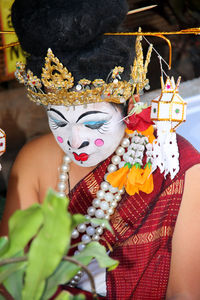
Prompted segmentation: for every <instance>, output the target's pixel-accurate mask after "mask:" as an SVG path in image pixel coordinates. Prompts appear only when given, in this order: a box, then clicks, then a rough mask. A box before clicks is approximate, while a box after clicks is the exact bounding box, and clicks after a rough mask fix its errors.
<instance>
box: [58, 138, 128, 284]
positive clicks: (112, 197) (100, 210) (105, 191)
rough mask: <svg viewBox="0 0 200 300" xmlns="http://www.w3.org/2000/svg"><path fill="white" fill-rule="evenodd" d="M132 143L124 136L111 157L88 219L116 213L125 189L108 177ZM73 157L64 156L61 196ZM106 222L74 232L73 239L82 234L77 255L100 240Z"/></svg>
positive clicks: (80, 273)
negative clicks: (111, 183)
mask: <svg viewBox="0 0 200 300" xmlns="http://www.w3.org/2000/svg"><path fill="white" fill-rule="evenodd" d="M129 145H130V141H129V138H126V137H125V138H124V139H123V140H122V142H121V145H120V146H119V147H118V148H117V150H116V151H115V154H114V155H113V156H112V158H111V164H109V165H108V167H107V173H106V174H105V176H104V181H103V182H101V184H100V189H99V190H98V192H97V194H96V198H95V199H93V201H92V206H90V207H88V209H87V215H85V217H86V218H87V219H90V220H91V219H92V217H94V218H98V219H106V220H110V217H111V215H113V213H114V209H115V208H116V207H117V204H118V202H119V201H120V200H121V197H122V194H124V189H122V190H119V189H118V188H115V187H112V186H111V185H110V184H109V183H108V182H107V181H106V177H107V175H108V174H109V173H112V172H114V171H116V170H117V169H118V168H121V167H122V166H123V165H124V162H123V161H122V160H121V157H122V156H124V154H125V149H126V148H128V147H129ZM70 162H71V159H70V158H69V156H68V155H65V156H64V157H63V163H62V166H61V168H60V174H59V182H58V185H57V189H58V193H59V195H60V196H62V197H64V196H65V191H66V187H67V184H66V183H67V180H68V173H69V163H70ZM104 228H105V224H104V223H103V224H101V226H99V225H96V224H93V223H92V222H91V221H90V222H85V223H81V224H79V225H78V226H77V228H76V229H74V230H73V232H72V239H77V238H78V237H79V235H80V234H82V236H81V243H80V244H79V245H78V249H77V250H76V251H75V253H74V254H75V255H77V254H78V253H80V252H81V251H82V250H83V249H84V248H85V246H86V244H88V243H89V242H91V241H98V240H99V239H100V236H101V235H102V234H103V231H104ZM82 274H83V271H79V272H78V273H77V275H76V276H74V278H73V279H72V280H71V282H70V286H76V285H77V284H78V282H79V281H80V279H81V277H82Z"/></svg>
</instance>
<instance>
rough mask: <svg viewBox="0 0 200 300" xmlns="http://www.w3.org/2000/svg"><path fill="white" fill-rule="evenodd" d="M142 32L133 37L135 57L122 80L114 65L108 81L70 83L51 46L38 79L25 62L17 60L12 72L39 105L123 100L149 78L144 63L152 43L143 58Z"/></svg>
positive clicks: (72, 80)
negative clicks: (128, 71) (14, 69)
mask: <svg viewBox="0 0 200 300" xmlns="http://www.w3.org/2000/svg"><path fill="white" fill-rule="evenodd" d="M141 40H142V36H138V37H137V39H136V47H135V48H136V57H135V59H134V63H133V66H132V69H131V74H130V80H129V81H122V80H121V76H120V75H121V74H122V73H123V71H124V68H123V67H120V66H118V67H115V68H114V69H113V70H112V71H111V72H110V74H109V75H110V76H109V78H110V82H109V83H107V82H105V81H104V80H103V79H95V80H94V81H90V80H88V79H81V80H80V81H79V82H78V84H77V85H75V84H74V78H73V76H72V74H71V73H70V72H69V71H68V70H67V68H66V67H64V66H63V65H62V63H61V62H60V61H59V59H58V58H57V57H55V56H54V54H53V52H52V50H51V49H48V52H47V56H46V58H45V66H44V68H43V69H42V74H41V79H39V78H38V77H37V76H34V75H33V73H32V72H31V71H30V70H28V71H27V72H26V70H25V65H24V64H23V63H21V62H18V63H17V65H16V72H15V76H16V78H17V79H18V80H19V82H20V83H23V84H24V85H25V86H26V88H27V92H28V97H29V98H30V100H32V101H34V102H36V103H39V104H43V105H48V104H51V105H65V106H70V105H82V104H88V103H94V102H104V101H106V102H114V103H118V104H120V103H124V102H126V101H127V100H128V99H129V98H130V97H131V96H132V95H133V94H134V92H135V90H136V92H137V93H139V92H141V91H142V90H143V88H145V87H146V88H148V86H149V80H148V79H146V74H147V67H148V64H149V62H150V57H151V52H152V45H151V46H150V47H149V50H148V53H147V56H146V60H145V62H144V57H143V51H142V45H141Z"/></svg>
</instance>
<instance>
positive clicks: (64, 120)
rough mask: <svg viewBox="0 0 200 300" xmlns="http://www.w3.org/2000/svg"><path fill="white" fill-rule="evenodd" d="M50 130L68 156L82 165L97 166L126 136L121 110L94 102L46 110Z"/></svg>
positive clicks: (54, 106)
mask: <svg viewBox="0 0 200 300" xmlns="http://www.w3.org/2000/svg"><path fill="white" fill-rule="evenodd" d="M47 114H48V120H49V126H50V129H51V131H52V133H53V135H54V137H55V139H56V141H57V142H58V144H59V145H60V147H61V148H62V150H63V151H64V152H65V153H66V154H68V155H69V157H70V158H71V159H72V160H73V161H74V162H75V163H76V164H77V165H80V166H83V167H90V166H95V165H97V164H98V163H99V162H101V161H103V160H105V159H106V158H107V157H108V156H110V155H111V154H112V153H113V152H114V151H115V149H116V148H117V146H118V145H119V143H120V141H121V139H122V137H123V135H124V128H125V127H124V123H123V122H119V121H120V120H121V119H122V118H123V116H122V113H121V111H120V110H119V109H118V108H116V107H115V106H113V105H111V104H110V103H105V102H102V103H91V104H88V105H87V108H85V107H84V106H83V105H79V106H76V107H73V106H71V107H69V108H66V107H65V106H56V105H52V106H50V107H48V109H47Z"/></svg>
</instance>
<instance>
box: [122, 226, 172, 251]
mask: <svg viewBox="0 0 200 300" xmlns="http://www.w3.org/2000/svg"><path fill="white" fill-rule="evenodd" d="M173 231H174V228H173V227H172V226H162V227H161V228H159V229H157V230H154V231H150V232H146V233H139V234H135V235H133V236H131V237H130V238H129V239H128V240H126V241H125V242H122V243H119V244H118V245H119V246H122V245H123V246H132V245H142V244H147V243H152V242H154V241H156V240H157V239H159V238H162V237H171V236H172V235H173Z"/></svg>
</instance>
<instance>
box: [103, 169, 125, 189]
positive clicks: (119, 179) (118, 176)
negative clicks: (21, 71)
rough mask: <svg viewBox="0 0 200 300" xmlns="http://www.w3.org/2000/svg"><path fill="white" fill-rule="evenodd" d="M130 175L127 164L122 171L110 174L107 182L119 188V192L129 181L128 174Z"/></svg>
mask: <svg viewBox="0 0 200 300" xmlns="http://www.w3.org/2000/svg"><path fill="white" fill-rule="evenodd" d="M128 173H129V167H128V165H127V164H126V165H125V166H124V167H122V168H121V169H119V170H117V171H115V172H112V173H110V174H108V176H107V181H108V182H109V183H110V184H111V185H112V186H113V187H117V188H118V189H119V190H121V189H122V188H123V186H124V185H125V182H126V180H127V174H128Z"/></svg>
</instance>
